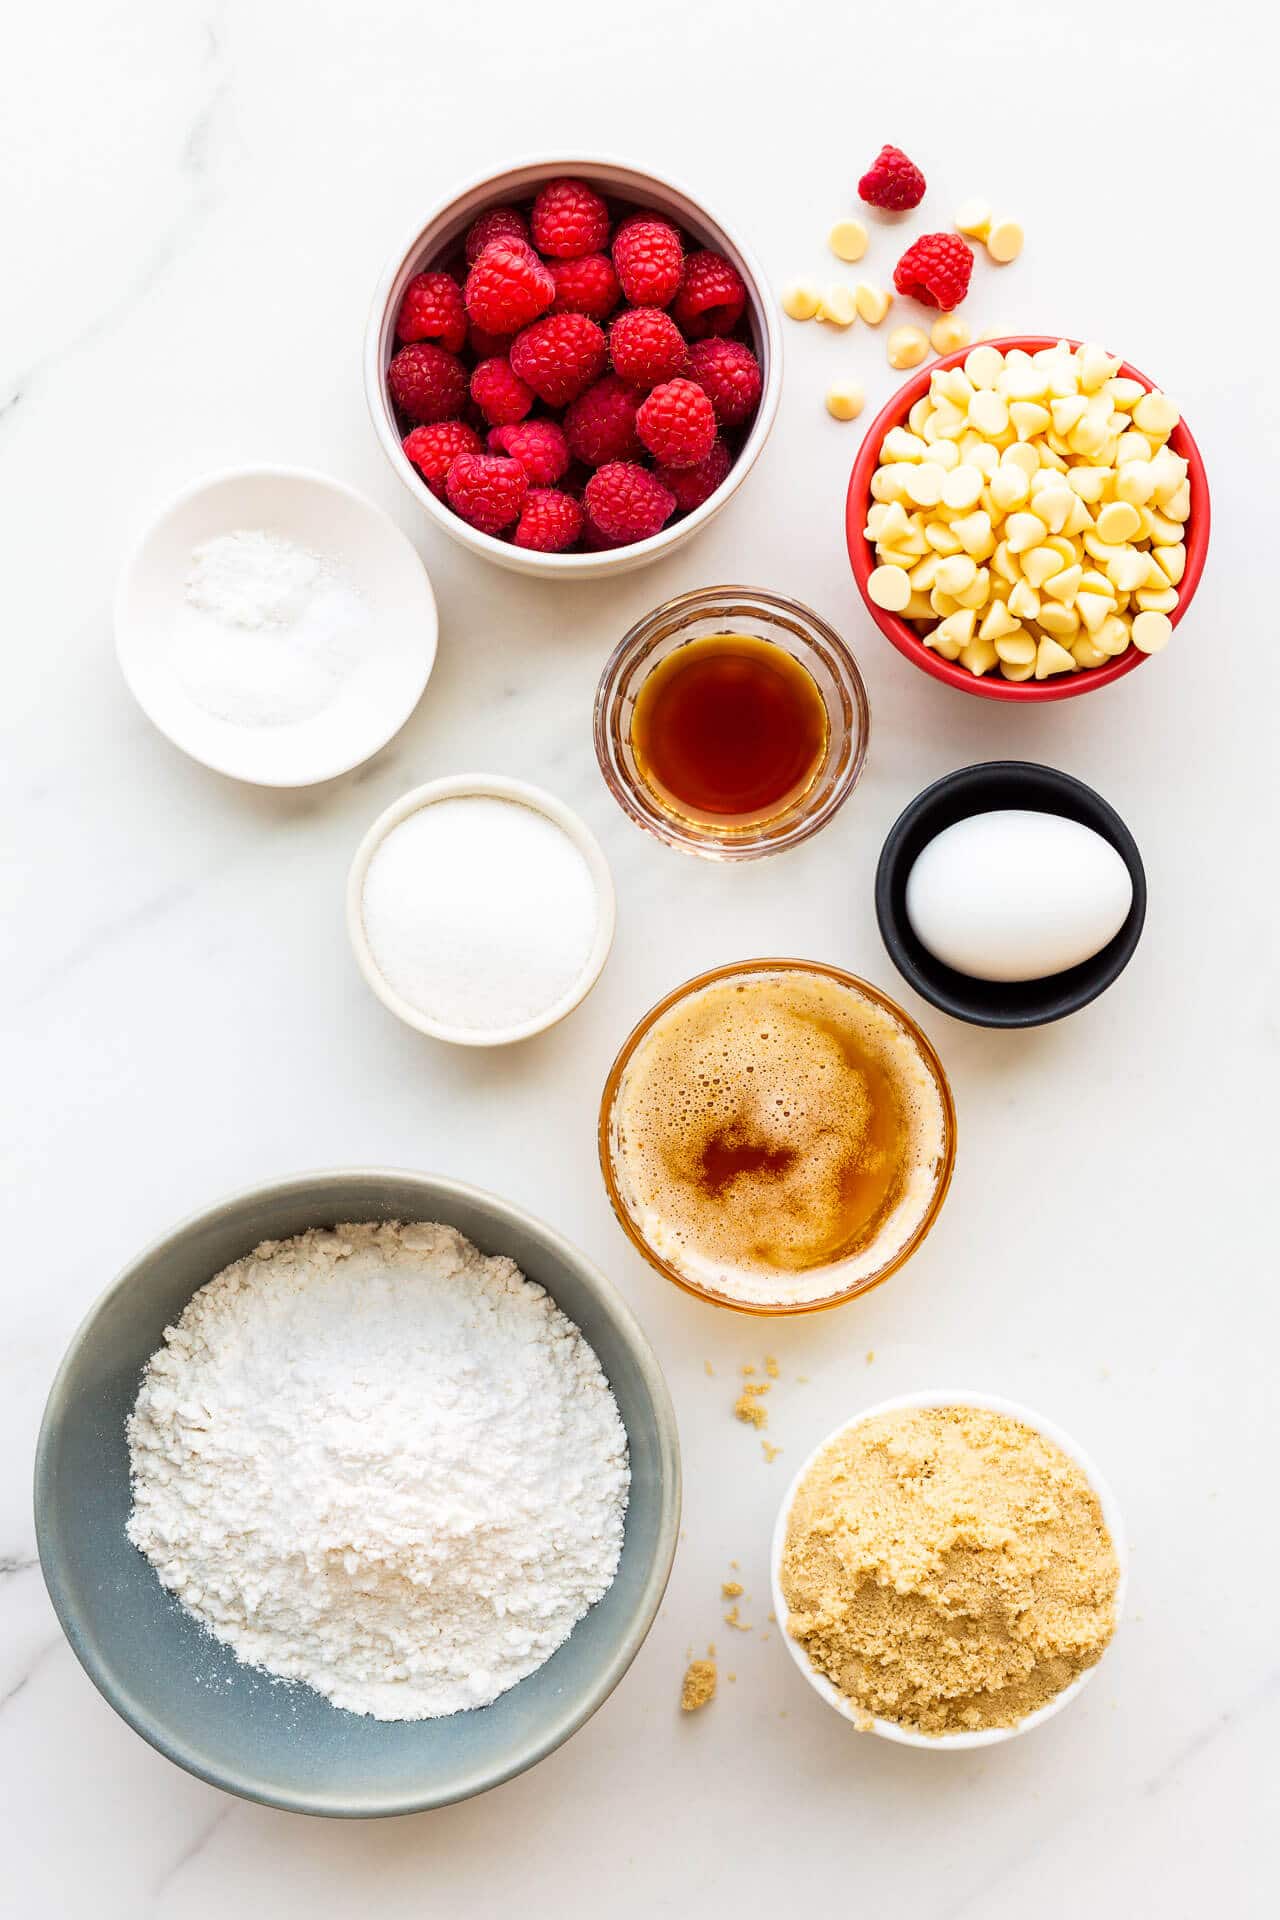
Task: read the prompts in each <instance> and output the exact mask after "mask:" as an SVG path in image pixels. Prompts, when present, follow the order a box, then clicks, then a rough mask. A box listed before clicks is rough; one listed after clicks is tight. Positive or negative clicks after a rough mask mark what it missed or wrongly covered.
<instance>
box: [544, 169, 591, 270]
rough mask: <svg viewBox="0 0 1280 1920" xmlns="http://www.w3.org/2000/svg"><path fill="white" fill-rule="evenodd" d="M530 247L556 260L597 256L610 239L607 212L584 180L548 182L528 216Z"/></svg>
mask: <svg viewBox="0 0 1280 1920" xmlns="http://www.w3.org/2000/svg"><path fill="white" fill-rule="evenodd" d="M529 225H530V228H531V230H532V233H533V244H534V246H535V247H536V248H537V249H538V252H539V253H546V254H550V255H551V257H552V258H553V259H555V260H580V259H581V258H582V256H583V254H584V253H599V251H600V249H601V247H603V246H604V244H605V242H606V241H607V240H608V238H609V209H608V207H606V205H605V203H604V201H603V200H602V199H601V198H600V195H599V194H598V193H595V192H593V190H592V189H591V188H590V187H589V186H588V185H587V184H586V182H585V181H583V180H549V181H548V182H547V184H546V186H545V187H542V188H540V189H539V191H538V197H537V199H536V200H535V201H534V203H533V212H532V214H531V215H530V216H529Z"/></svg>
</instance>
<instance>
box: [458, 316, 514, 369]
mask: <svg viewBox="0 0 1280 1920" xmlns="http://www.w3.org/2000/svg"><path fill="white" fill-rule="evenodd" d="M514 339H515V335H514V334H513V333H490V332H489V329H488V328H487V327H478V326H477V325H476V323H475V321H474V320H473V321H472V322H471V325H470V326H469V327H468V328H467V345H468V346H469V347H470V349H471V351H472V353H474V355H475V357H476V359H477V360H493V359H495V358H501V359H503V360H505V359H506V358H507V356H508V355H509V353H510V352H511V342H512V341H513V340H514Z"/></svg>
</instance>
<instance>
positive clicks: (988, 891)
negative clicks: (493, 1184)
mask: <svg viewBox="0 0 1280 1920" xmlns="http://www.w3.org/2000/svg"><path fill="white" fill-rule="evenodd" d="M1132 904H1133V881H1132V880H1131V879H1130V877H1129V869H1128V868H1127V867H1126V866H1125V863H1124V861H1123V860H1122V859H1121V858H1120V855H1119V854H1118V853H1117V852H1116V850H1115V848H1114V847H1113V846H1112V845H1111V843H1110V841H1108V840H1104V839H1103V838H1102V836H1101V835H1100V834H1097V833H1094V831H1093V829H1092V828H1091V827H1083V826H1081V825H1080V823H1079V822H1078V821H1076V820H1064V819H1062V818H1061V816H1060V815H1058V814H1054V813H1026V812H1023V811H1022V810H1020V809H1010V810H1009V811H1006V812H1000V813H975V814H973V815H972V816H971V817H970V818H969V819H968V820H957V822H956V823H955V825H954V826H952V827H945V828H944V829H943V831H942V832H941V833H940V834H938V835H937V836H936V838H934V839H933V840H931V841H930V842H929V844H928V846H927V847H925V849H924V851H923V852H922V853H921V854H919V855H918V856H917V859H916V862H915V865H914V866H913V867H912V869H911V872H910V873H909V874H908V875H907V900H906V905H907V919H908V920H909V921H910V923H911V927H912V930H913V931H914V933H915V935H916V938H917V939H918V940H919V941H920V942H921V944H922V945H923V946H925V947H927V948H928V950H929V952H930V953H931V954H933V956H934V958H935V959H937V960H941V961H943V962H944V964H945V965H947V966H949V967H954V968H955V969H956V971H957V972H958V973H967V974H969V975H971V976H972V978H974V979H975V980H1042V979H1044V978H1045V977H1046V976H1047V975H1050V974H1055V973H1064V972H1065V971H1066V969H1067V968H1068V967H1075V966H1078V965H1079V964H1080V962H1081V961H1082V960H1088V959H1090V958H1091V957H1092V956H1093V955H1094V954H1095V953H1098V952H1100V951H1101V949H1102V948H1103V947H1105V946H1106V944H1107V942H1108V941H1109V940H1112V939H1114V938H1115V936H1116V934H1117V933H1119V931H1120V929H1121V927H1122V926H1123V925H1124V922H1125V919H1126V917H1127V915H1128V912H1129V908H1130V907H1131V906H1132Z"/></svg>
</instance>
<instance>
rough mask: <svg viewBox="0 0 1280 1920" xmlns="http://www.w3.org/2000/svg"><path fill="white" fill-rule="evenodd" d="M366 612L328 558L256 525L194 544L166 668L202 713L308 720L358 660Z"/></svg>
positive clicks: (279, 721)
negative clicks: (171, 652) (184, 592)
mask: <svg viewBox="0 0 1280 1920" xmlns="http://www.w3.org/2000/svg"><path fill="white" fill-rule="evenodd" d="M368 622H369V610H368V607H367V606H366V604H365V602H364V600H363V599H362V597H361V595H360V593H359V591H358V589H357V588H356V586H355V583H354V582H353V581H352V579H351V578H350V576H349V575H348V574H347V572H346V571H345V569H343V568H342V567H340V566H339V565H338V564H337V563H336V562H335V561H333V560H329V559H326V558H324V557H323V556H322V555H320V554H317V553H311V552H309V551H308V550H307V549H306V548H305V547H299V546H295V545H294V543H293V542H292V541H291V540H285V539H282V538H281V537H280V536H279V535H278V534H274V533H268V532H265V531H263V530H261V529H257V528H242V529H239V530H237V531H236V532H234V533H225V534H221V535H219V536H218V538H217V539H214V540H207V541H205V542H204V544H203V545H202V546H198V547H196V548H195V550H194V551H193V553H192V555H191V564H190V568H189V570H188V573H187V579H186V594H185V602H184V604H183V606H182V607H181V608H179V609H178V614H177V619H176V624H175V629H174V636H173V668H174V672H175V673H176V675H177V677H178V679H179V680H180V681H181V683H182V685H183V687H184V688H185V689H186V691H187V693H188V694H189V695H190V697H191V699H193V700H194V701H195V702H196V704H197V705H198V706H199V707H201V708H202V709H203V711H204V712H206V713H209V714H211V715H213V716H214V718H216V719H219V720H227V721H230V722H231V723H232V724H233V725H236V726H246V727H263V726H287V725H290V724H296V723H298V722H299V721H303V720H310V719H313V718H314V717H315V716H316V715H317V714H318V713H322V712H323V711H324V709H325V708H326V707H327V706H329V705H330V704H331V703H332V701H333V700H334V699H335V697H336V696H337V694H338V693H339V692H340V691H341V689H342V687H343V685H344V683H345V681H346V680H347V679H348V678H349V676H350V674H351V673H352V671H353V669H354V668H355V667H356V666H357V665H358V663H359V661H360V658H361V654H362V645H363V631H364V629H366V628H367V626H368Z"/></svg>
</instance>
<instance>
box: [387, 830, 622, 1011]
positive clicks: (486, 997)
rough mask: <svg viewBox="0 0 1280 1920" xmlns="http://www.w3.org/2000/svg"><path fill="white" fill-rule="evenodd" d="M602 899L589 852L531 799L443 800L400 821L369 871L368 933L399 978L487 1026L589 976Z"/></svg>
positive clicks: (419, 994)
mask: <svg viewBox="0 0 1280 1920" xmlns="http://www.w3.org/2000/svg"><path fill="white" fill-rule="evenodd" d="M599 914H600V903H599V900H598V899H597V896H596V888H595V882H594V881H593V879H592V877H591V869H590V868H589V867H588V865H587V863H586V861H585V860H584V858H583V856H582V854H581V853H580V852H579V851H578V849H577V847H576V846H575V845H574V843H573V841H572V840H571V839H570V838H569V836H568V834H567V833H565V832H563V831H562V829H561V828H560V827H558V826H557V825H556V823H555V822H554V821H553V820H549V819H548V818H547V816H546V815H545V814H543V813H538V812H536V811H535V809H534V808H532V807H527V806H524V805H523V804H522V803H521V802H519V801H514V800H502V799H495V798H492V797H490V796H488V795H482V794H474V795H471V794H468V795H463V796H461V797H459V798H457V799H452V800H436V801H434V802H432V803H431V804H430V805H428V806H425V807H420V808H419V809H418V811H417V812H416V813H411V814H410V815H409V816H408V818H407V819H405V820H402V821H401V822H400V824H399V826H397V827H393V828H392V829H391V831H390V833H389V834H388V835H387V837H386V838H385V840H383V841H382V842H381V844H380V845H379V846H378V848H377V849H376V851H375V853H374V855H373V858H372V859H371V860H370V862H369V867H368V871H367V873H366V874H365V879H364V893H363V917H364V930H365V938H366V939H367V940H368V942H369V950H370V952H371V953H372V955H373V959H374V963H375V965H376V966H377V968H378V971H379V972H380V973H381V975H382V977H383V979H384V980H386V982H387V983H388V985H389V986H391V987H392V988H394V990H395V991H396V992H397V993H398V994H399V995H400V998H401V999H402V1000H407V1001H408V1002H409V1005H410V1006H412V1007H416V1008H417V1009H418V1011H419V1012H421V1013H424V1014H426V1015H427V1016H428V1017H429V1018H430V1019H433V1020H437V1021H439V1022H440V1023H441V1024H442V1025H445V1026H451V1027H461V1028H465V1029H471V1030H473V1031H476V1032H481V1031H484V1030H486V1029H487V1030H489V1031H491V1032H493V1031H497V1030H498V1029H500V1028H504V1027H513V1026H519V1025H521V1024H523V1023H524V1022H525V1021H527V1020H532V1019H535V1018H536V1017H537V1016H538V1015H539V1014H543V1013H545V1012H547V1010H548V1009H549V1008H550V1007H553V1006H554V1005H555V1004H556V1002H557V1001H558V1000H560V999H562V998H563V997H564V995H565V994H566V993H568V992H569V990H570V989H571V988H572V987H574V986H575V985H576V984H577V982H578V981H579V980H580V979H581V978H582V974H583V971H584V969H585V967H586V964H587V961H588V959H589V957H590V954H591V949H592V947H593V945H594V944H595V937H596V927H597V924H598V921H599Z"/></svg>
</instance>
